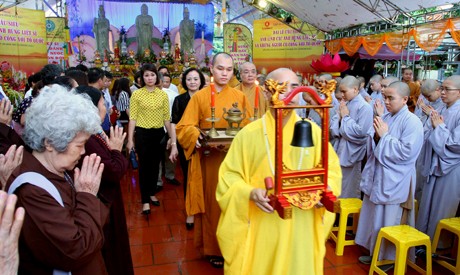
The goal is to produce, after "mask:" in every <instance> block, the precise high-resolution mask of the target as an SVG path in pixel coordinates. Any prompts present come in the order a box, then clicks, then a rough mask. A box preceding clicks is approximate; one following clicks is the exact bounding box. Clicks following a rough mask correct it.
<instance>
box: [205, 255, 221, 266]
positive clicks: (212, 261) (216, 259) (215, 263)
mask: <svg viewBox="0 0 460 275" xmlns="http://www.w3.org/2000/svg"><path fill="white" fill-rule="evenodd" d="M209 263H210V264H211V265H212V267H214V268H223V267H224V258H223V257H219V256H213V257H210V258H209Z"/></svg>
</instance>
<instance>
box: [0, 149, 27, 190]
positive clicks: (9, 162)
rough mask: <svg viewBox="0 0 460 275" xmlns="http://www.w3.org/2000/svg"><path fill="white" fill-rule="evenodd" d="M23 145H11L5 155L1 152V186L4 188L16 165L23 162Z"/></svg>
mask: <svg viewBox="0 0 460 275" xmlns="http://www.w3.org/2000/svg"><path fill="white" fill-rule="evenodd" d="M23 151H24V147H23V146H19V147H17V146H16V145H11V147H10V148H9V149H8V151H7V152H6V154H5V155H3V154H0V187H1V190H4V188H5V186H6V182H7V181H8V178H9V177H10V175H11V173H12V172H13V170H14V169H16V167H18V166H19V164H21V162H22V153H23Z"/></svg>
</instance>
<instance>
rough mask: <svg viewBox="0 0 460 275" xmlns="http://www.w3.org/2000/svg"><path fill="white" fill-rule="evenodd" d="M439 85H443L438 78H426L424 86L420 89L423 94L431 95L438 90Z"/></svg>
mask: <svg viewBox="0 0 460 275" xmlns="http://www.w3.org/2000/svg"><path fill="white" fill-rule="evenodd" d="M439 86H441V83H439V82H438V81H437V80H436V79H425V81H423V84H422V87H420V91H421V92H422V94H423V95H429V94H431V93H433V92H434V91H436V90H437V89H438V88H439Z"/></svg>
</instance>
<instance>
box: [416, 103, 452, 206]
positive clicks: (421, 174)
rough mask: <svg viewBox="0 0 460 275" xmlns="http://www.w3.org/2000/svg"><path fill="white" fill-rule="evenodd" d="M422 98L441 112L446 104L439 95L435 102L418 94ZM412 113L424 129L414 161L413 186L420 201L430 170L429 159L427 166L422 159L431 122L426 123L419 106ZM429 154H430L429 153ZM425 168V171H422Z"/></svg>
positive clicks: (425, 117) (426, 119) (426, 118)
mask: <svg viewBox="0 0 460 275" xmlns="http://www.w3.org/2000/svg"><path fill="white" fill-rule="evenodd" d="M420 97H421V98H422V100H423V102H424V103H425V104H426V105H428V106H431V107H433V109H435V110H436V111H437V112H439V113H440V112H441V110H442V108H444V107H445V106H446V105H445V104H444V102H442V100H441V97H439V98H438V99H437V100H436V101H435V102H430V101H428V100H426V99H425V97H424V96H423V95H422V96H420ZM414 115H416V116H417V117H418V118H420V121H421V122H422V124H423V131H424V141H423V146H422V150H421V151H420V155H419V156H418V159H417V163H416V166H415V167H416V169H417V184H416V187H415V199H416V200H418V201H420V200H421V197H422V191H423V187H424V186H425V184H426V180H427V176H428V174H429V171H430V167H429V165H430V163H431V161H429V162H428V167H424V166H423V159H424V158H425V152H426V150H425V143H426V140H427V134H428V133H429V132H430V131H431V130H432V129H433V127H432V126H431V123H428V122H429V121H430V120H429V119H428V118H429V116H427V115H426V114H425V113H424V112H423V111H422V109H421V108H419V106H418V105H417V107H415V111H414ZM430 155H431V154H430ZM424 170H425V171H424Z"/></svg>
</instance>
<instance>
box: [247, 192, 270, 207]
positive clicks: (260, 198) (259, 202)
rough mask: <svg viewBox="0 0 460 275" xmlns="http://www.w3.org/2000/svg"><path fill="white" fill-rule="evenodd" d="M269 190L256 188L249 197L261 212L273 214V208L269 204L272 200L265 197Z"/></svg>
mask: <svg viewBox="0 0 460 275" xmlns="http://www.w3.org/2000/svg"><path fill="white" fill-rule="evenodd" d="M266 192H267V190H265V189H261V188H254V189H252V191H251V194H250V195H249V199H250V200H252V201H253V202H254V203H255V204H256V206H257V207H259V208H260V210H262V211H264V212H267V213H273V207H272V206H271V205H270V204H269V202H270V199H269V198H268V197H266V196H265V194H266Z"/></svg>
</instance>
